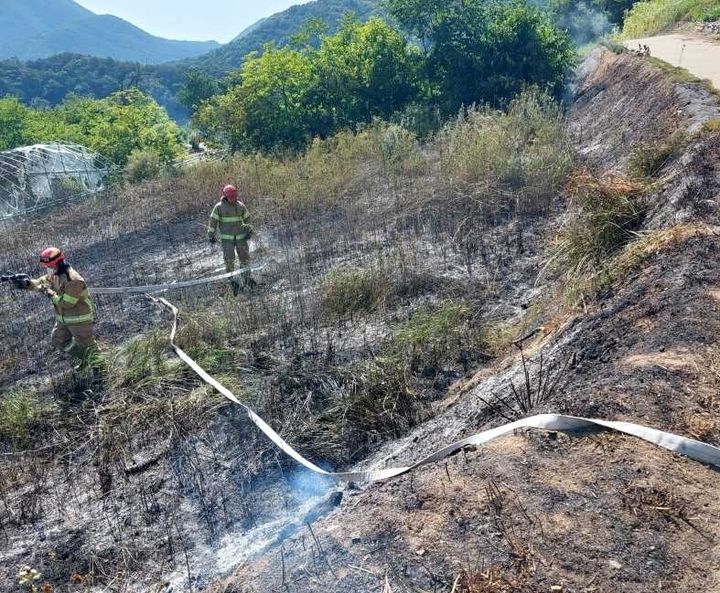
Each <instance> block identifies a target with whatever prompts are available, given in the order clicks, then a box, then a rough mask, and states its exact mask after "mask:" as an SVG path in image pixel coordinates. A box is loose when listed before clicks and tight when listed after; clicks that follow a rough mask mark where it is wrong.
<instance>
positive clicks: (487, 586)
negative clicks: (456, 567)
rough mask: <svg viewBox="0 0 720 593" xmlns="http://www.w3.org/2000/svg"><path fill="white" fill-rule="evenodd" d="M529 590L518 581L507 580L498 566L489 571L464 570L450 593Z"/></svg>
mask: <svg viewBox="0 0 720 593" xmlns="http://www.w3.org/2000/svg"><path fill="white" fill-rule="evenodd" d="M520 592H523V593H525V592H528V589H527V588H526V587H525V586H523V585H521V584H520V583H519V582H518V581H516V580H512V579H509V578H507V577H506V576H505V575H504V574H503V571H502V570H501V569H500V568H499V567H497V566H491V567H490V568H488V569H487V570H485V569H480V570H464V571H463V572H461V573H460V575H459V576H458V578H457V579H455V583H454V584H453V588H452V590H451V592H450V593H520Z"/></svg>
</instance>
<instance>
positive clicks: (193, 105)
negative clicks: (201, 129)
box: [177, 68, 220, 113]
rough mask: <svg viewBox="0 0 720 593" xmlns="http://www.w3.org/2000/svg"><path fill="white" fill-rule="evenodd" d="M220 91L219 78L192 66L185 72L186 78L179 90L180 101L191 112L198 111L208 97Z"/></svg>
mask: <svg viewBox="0 0 720 593" xmlns="http://www.w3.org/2000/svg"><path fill="white" fill-rule="evenodd" d="M219 92H220V84H219V82H218V81H217V79H215V78H213V77H212V76H209V75H208V74H205V73H204V72H202V71H200V70H198V69H197V68H191V69H190V70H188V71H187V72H186V73H185V80H184V82H183V85H182V87H180V90H179V91H178V95H177V97H178V101H179V102H180V104H181V105H182V106H184V107H186V108H187V109H188V111H190V113H194V112H195V111H197V109H198V107H200V105H201V104H202V103H203V102H204V101H207V100H208V99H211V98H212V97H214V96H215V95H217V94H218V93H219Z"/></svg>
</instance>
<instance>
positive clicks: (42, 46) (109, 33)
mask: <svg viewBox="0 0 720 593" xmlns="http://www.w3.org/2000/svg"><path fill="white" fill-rule="evenodd" d="M0 14H2V19H0V58H12V57H15V58H19V59H24V60H31V59H37V58H45V57H49V56H52V55H55V54H59V53H64V52H70V53H77V54H85V55H90V56H97V57H103V58H105V57H108V58H114V59H117V60H126V61H134V62H141V63H143V64H159V63H162V62H169V61H172V60H180V59H183V58H188V57H192V56H197V55H199V54H203V53H206V52H208V51H210V50H212V49H214V48H216V47H219V44H218V43H217V42H215V41H174V40H170V39H163V38H160V37H155V36H153V35H150V34H149V33H146V32H145V31H143V30H142V29H139V28H138V27H136V26H135V25H132V24H130V23H128V22H127V21H124V20H123V19H120V18H118V17H115V16H111V15H97V14H95V13H93V12H91V11H89V10H87V9H86V8H83V7H82V6H80V5H79V4H76V3H75V2H73V1H72V0H22V1H21V2H20V1H18V0H0Z"/></svg>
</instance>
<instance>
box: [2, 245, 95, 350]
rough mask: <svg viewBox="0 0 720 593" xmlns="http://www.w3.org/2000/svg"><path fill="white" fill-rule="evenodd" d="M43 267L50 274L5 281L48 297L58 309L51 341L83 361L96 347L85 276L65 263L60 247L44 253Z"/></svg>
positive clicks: (57, 347) (41, 257)
mask: <svg viewBox="0 0 720 593" xmlns="http://www.w3.org/2000/svg"><path fill="white" fill-rule="evenodd" d="M40 265H41V266H42V267H43V268H46V269H47V274H45V275H44V276H41V277H40V278H36V279H31V278H30V277H29V276H27V275H26V274H12V275H8V276H5V277H3V280H5V281H8V282H12V283H13V284H14V286H15V287H16V288H18V289H20V290H31V291H33V292H39V293H42V294H44V295H45V296H47V297H48V298H49V299H50V301H51V302H52V305H53V309H54V310H55V326H54V327H53V330H52V334H51V336H50V342H51V343H52V345H53V347H54V348H55V349H56V350H59V351H61V352H66V353H68V354H70V355H72V356H74V357H76V358H80V359H82V360H83V361H84V360H85V359H86V357H87V355H88V354H89V353H90V352H91V351H93V350H94V349H95V347H96V345H95V334H94V314H93V304H92V301H91V300H90V295H89V294H88V289H87V285H86V284H85V280H84V279H83V277H82V276H81V275H80V274H78V273H77V271H75V269H74V268H73V267H72V266H70V264H68V263H67V262H66V261H65V254H64V253H63V252H62V251H61V250H60V249H58V248H57V247H48V248H47V249H45V250H43V252H42V253H41V254H40Z"/></svg>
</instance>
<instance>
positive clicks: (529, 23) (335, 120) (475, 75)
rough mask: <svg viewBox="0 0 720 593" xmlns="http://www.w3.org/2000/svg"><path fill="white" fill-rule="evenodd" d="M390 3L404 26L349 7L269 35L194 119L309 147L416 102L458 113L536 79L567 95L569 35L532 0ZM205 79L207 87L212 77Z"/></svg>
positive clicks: (235, 134)
mask: <svg viewBox="0 0 720 593" xmlns="http://www.w3.org/2000/svg"><path fill="white" fill-rule="evenodd" d="M386 6H387V9H388V10H389V11H390V13H391V14H392V16H393V17H394V18H395V20H396V21H397V22H398V23H399V25H400V26H401V27H402V29H403V30H404V33H405V34H404V33H403V32H401V31H400V30H398V29H396V28H395V27H393V26H391V25H390V24H388V23H387V22H385V21H384V20H382V19H380V18H378V17H375V18H371V19H370V20H369V21H367V22H366V23H359V22H357V21H355V20H353V19H351V18H346V19H345V20H344V21H343V23H342V25H341V27H340V29H339V30H338V31H337V32H336V33H334V34H327V33H325V32H323V30H322V28H319V27H317V26H315V27H313V30H312V31H307V32H306V35H298V36H296V37H295V39H294V40H293V43H292V44H291V45H288V46H285V47H282V48H278V47H275V46H273V45H268V46H266V47H265V48H264V51H263V52H262V54H259V55H258V54H254V55H251V56H249V57H248V58H247V59H246V61H245V63H244V65H243V67H242V68H241V69H240V70H239V72H238V73H237V74H236V75H235V77H234V80H233V81H232V82H231V83H230V84H229V85H228V89H227V91H226V92H224V93H222V94H219V95H216V96H214V97H211V98H209V99H206V100H204V101H202V102H201V103H200V106H199V108H197V109H196V110H195V114H194V117H193V124H194V125H195V126H196V127H197V128H198V129H199V130H200V131H201V133H203V134H204V135H205V136H207V137H209V138H211V139H213V140H215V141H217V142H222V143H225V144H228V145H229V146H230V147H231V148H232V149H234V150H262V151H270V150H277V149H299V148H302V147H304V146H305V145H306V144H307V142H308V141H309V140H311V139H312V138H314V137H321V138H323V137H327V136H329V135H331V134H333V133H335V132H336V131H338V130H340V129H346V128H350V129H352V128H354V127H356V126H358V125H359V124H363V123H366V122H369V121H371V120H372V119H373V118H374V117H380V118H386V119H387V118H390V117H391V116H393V114H395V113H398V112H401V111H402V110H404V109H406V108H408V106H409V105H411V104H413V103H415V104H420V105H423V106H426V107H428V106H429V107H433V108H440V110H441V112H443V113H444V114H445V115H449V114H452V113H454V112H456V111H457V110H458V109H459V108H461V107H462V106H470V105H472V104H475V103H482V104H490V105H493V106H499V107H502V106H504V105H507V104H508V103H509V101H511V100H512V98H513V97H514V96H515V95H516V94H517V93H518V92H520V91H521V90H522V89H523V88H524V87H527V86H537V87H540V88H542V89H543V90H546V91H548V92H550V93H551V94H554V95H556V96H558V95H560V94H561V92H562V90H563V88H564V86H565V83H566V81H567V77H568V75H569V74H570V72H571V68H572V65H573V61H574V56H575V52H574V47H573V44H572V41H571V40H570V37H569V36H568V34H567V33H566V32H564V31H562V30H561V29H559V28H558V27H557V26H556V25H555V24H554V23H553V22H552V20H551V16H550V15H549V14H548V13H546V12H543V11H542V10H540V9H539V8H537V7H535V6H534V5H531V4H530V3H529V2H528V0H492V1H490V2H487V1H485V0H388V1H387V3H386ZM408 39H413V40H416V41H418V42H419V43H416V42H415V41H412V42H411V41H409V40H408ZM197 82H198V84H196V87H197V90H198V93H197V94H198V96H201V95H202V91H203V89H204V88H207V85H204V83H202V81H197ZM196 107H197V104H196Z"/></svg>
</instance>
